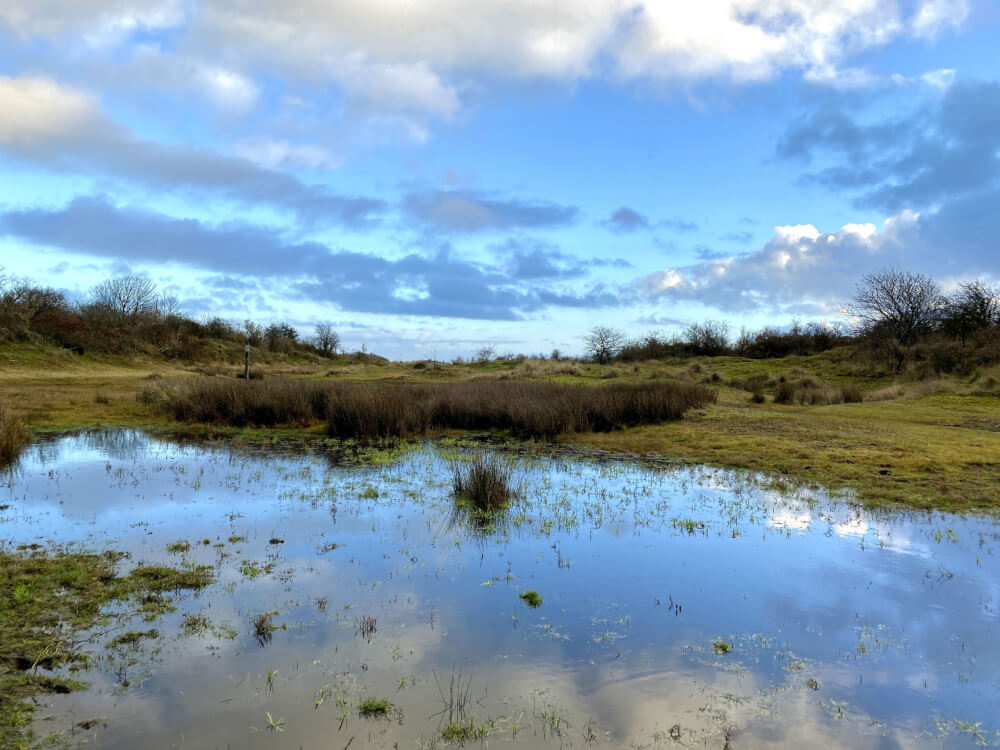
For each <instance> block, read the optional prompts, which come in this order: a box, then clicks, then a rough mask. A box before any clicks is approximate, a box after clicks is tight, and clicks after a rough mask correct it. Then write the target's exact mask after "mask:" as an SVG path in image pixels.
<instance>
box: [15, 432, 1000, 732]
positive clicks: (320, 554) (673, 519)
mask: <svg viewBox="0 0 1000 750" xmlns="http://www.w3.org/2000/svg"><path fill="white" fill-rule="evenodd" d="M475 450H477V449H476V448H475V447H474V446H473V445H472V444H470V443H464V444H423V445H414V446H411V447H409V448H406V449H402V450H398V451H395V452H392V453H374V454H371V455H368V456H366V457H364V458H363V459H362V460H341V459H340V458H338V457H337V456H336V455H330V454H327V453H325V452H324V451H323V450H317V451H314V452H308V451H306V452H299V453H293V452H290V451H282V450H278V449H275V450H271V451H263V450H255V451H249V450H237V449H232V448H227V447H220V446H219V445H218V444H214V445H212V446H205V445H191V444H188V445H181V444H177V443H172V442H168V441H165V440H160V439H154V438H150V437H147V436H145V435H143V434H141V433H137V432H128V431H118V432H99V433H88V434H83V435H74V436H66V437H61V438H57V439H53V440H50V441H47V442H45V443H41V444H37V445H35V446H33V447H32V448H31V449H30V450H29V451H28V452H27V454H26V455H25V456H24V458H23V460H22V462H21V465H20V467H19V469H18V470H17V471H16V472H15V473H14V474H13V475H11V476H10V477H9V478H8V479H7V480H6V484H5V486H4V487H3V488H0V507H2V510H0V540H3V541H4V542H5V543H7V544H10V545H18V544H32V543H37V544H42V545H49V544H52V543H61V544H73V545H78V546H82V547H85V548H88V549H106V548H113V549H120V550H125V551H127V552H129V553H131V558H130V561H129V563H128V564H129V565H131V564H137V563H138V562H139V561H149V562H163V563H169V564H173V565H180V564H184V563H207V564H211V565H213V566H214V567H215V570H216V575H217V579H218V580H217V582H216V583H215V584H214V585H213V586H211V587H210V588H209V589H206V590H204V591H202V592H200V593H198V594H195V595H190V596H186V597H183V598H181V599H180V600H179V604H180V606H179V609H178V611H177V612H175V613H172V614H168V615H166V616H164V617H163V618H162V619H161V620H160V621H158V622H157V623H156V628H157V630H158V632H159V637H158V638H154V639H147V640H143V641H142V642H141V643H139V644H138V645H136V646H135V647H134V649H133V650H131V651H129V652H127V653H123V652H122V650H121V649H117V650H116V649H112V648H107V647H105V644H106V643H107V642H109V641H110V640H111V639H112V638H114V636H115V633H113V632H112V633H108V634H105V635H102V636H101V638H100V639H99V640H98V642H97V643H96V644H94V646H93V647H92V648H93V652H94V655H95V661H94V667H93V669H91V670H90V671H89V672H88V673H87V674H86V679H87V680H88V681H89V683H90V688H89V689H88V690H86V691H84V692H80V693H74V694H70V695H68V696H56V697H54V698H52V699H51V700H50V701H49V703H48V706H47V708H46V709H45V710H44V711H42V712H40V717H41V718H40V720H39V721H38V722H37V727H36V729H37V731H38V732H39V733H40V734H42V735H44V734H46V733H48V732H51V731H54V730H70V728H72V727H74V725H76V724H77V723H78V722H81V721H85V720H88V719H93V718H102V719H106V724H105V725H102V724H97V725H93V726H91V725H88V726H89V728H88V729H86V730H82V729H79V728H75V729H73V730H72V731H73V732H74V734H73V735H71V737H70V739H71V740H72V741H73V742H75V741H82V740H85V741H87V742H88V743H89V744H91V745H95V746H97V747H115V748H134V747H140V746H144V747H149V748H159V747H181V746H186V747H196V748H229V747H232V748H237V747H238V748H248V747H250V748H254V747H267V748H300V747H301V748H337V749H338V750H339V749H342V748H346V747H354V748H357V747H361V746H368V745H373V746H378V747H387V748H396V747H398V748H415V747H430V746H434V745H445V744H451V745H458V744H459V743H460V740H461V736H462V733H463V732H465V731H466V730H467V729H468V728H471V731H470V732H469V734H470V735H471V736H469V737H467V744H480V743H485V744H487V745H495V744H500V743H503V744H512V745H518V746H529V747H566V746H576V747H579V746H588V745H612V746H635V747H668V748H669V747H691V746H708V747H717V748H719V747H732V748H740V747H760V746H786V747H803V746H815V745H820V744H822V745H824V746H826V747H828V748H836V747H845V748H846V747H879V748H881V747H907V748H909V747H941V746H946V747H971V746H975V745H979V744H993V745H995V744H1000V733H998V732H1000V718H998V717H1000V646H998V643H1000V615H998V608H1000V559H998V552H1000V534H998V527H997V525H996V522H995V520H993V519H983V518H976V517H963V516H951V515H946V514H914V513H891V514H890V513H872V512H868V511H864V510H859V509H857V508H855V507H852V506H851V505H849V504H847V503H836V502H833V501H831V500H829V499H826V498H823V497H821V496H818V495H817V494H816V493H804V492H795V491H793V490H790V489H789V490H787V491H777V490H775V489H773V488H764V487H761V486H758V485H757V484H755V483H754V482H753V481H751V478H748V477H745V476H743V475H740V474H736V473H729V472H722V471H716V470H709V469H691V468H677V467H670V466H667V465H662V466H655V465H648V464H647V465H642V464H639V463H636V462H627V461H620V460H619V461H614V460H609V459H607V458H595V457H590V458H588V457H573V456H561V457H558V456H557V457H543V456H539V455H526V454H523V453H522V454H521V455H519V456H514V460H515V461H516V462H517V464H518V470H517V476H518V482H519V485H520V487H521V494H520V496H519V498H518V499H517V500H516V501H515V502H514V503H513V505H512V506H511V508H510V510H509V511H508V512H507V513H506V515H505V516H504V517H502V518H499V519H497V520H496V521H495V522H493V523H492V524H487V525H486V526H485V527H484V525H483V524H481V523H480V524H477V523H476V522H475V520H474V519H470V518H469V517H467V516H465V515H463V513H462V511H461V510H460V509H456V507H455V503H454V500H453V497H452V490H451V462H452V461H454V460H456V459H458V460H461V459H463V458H465V457H467V456H468V455H470V454H471V453H473V452H474V451H475ZM185 548H187V549H185ZM527 590H534V591H537V592H538V594H539V595H540V597H541V600H542V601H541V604H540V606H538V607H531V606H529V605H528V604H527V603H526V602H525V601H523V600H522V599H521V598H520V596H519V595H520V594H521V593H524V592H525V591H527ZM267 613H272V614H271V624H272V626H273V627H275V628H277V629H275V630H273V632H270V633H267V634H266V635H265V636H264V637H259V636H258V634H257V633H255V628H254V625H253V622H254V618H255V617H258V616H260V615H265V616H266V615H267ZM135 626H136V627H139V628H140V629H145V628H148V627H149V626H148V625H147V624H137V625H135ZM367 698H385V699H387V700H388V702H389V703H390V704H391V705H390V707H389V710H388V713H387V715H386V716H384V717H367V718H366V717H363V716H361V715H359V706H361V705H362V703H363V701H365V699H367ZM449 725H451V729H450V730H449Z"/></svg>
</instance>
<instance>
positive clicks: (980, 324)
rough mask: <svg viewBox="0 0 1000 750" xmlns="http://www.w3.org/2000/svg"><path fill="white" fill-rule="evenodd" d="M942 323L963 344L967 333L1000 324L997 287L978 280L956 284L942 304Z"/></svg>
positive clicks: (999, 300) (999, 298)
mask: <svg viewBox="0 0 1000 750" xmlns="http://www.w3.org/2000/svg"><path fill="white" fill-rule="evenodd" d="M943 323H944V329H945V330H946V331H947V332H948V333H951V334H953V335H956V336H958V337H960V338H961V339H962V343H963V344H964V343H965V340H966V338H968V336H969V335H970V334H973V333H975V332H976V331H981V330H983V329H985V328H990V327H992V326H995V325H998V324H1000V289H997V288H996V287H992V286H990V285H989V284H985V283H983V282H982V281H972V282H969V283H968V284H961V285H959V287H958V291H957V292H955V294H953V295H951V296H950V297H949V298H948V300H947V302H946V304H945V311H944V321H943Z"/></svg>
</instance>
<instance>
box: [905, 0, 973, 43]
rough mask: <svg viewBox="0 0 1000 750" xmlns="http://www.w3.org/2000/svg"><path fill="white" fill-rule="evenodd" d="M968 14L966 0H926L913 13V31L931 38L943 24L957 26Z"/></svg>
mask: <svg viewBox="0 0 1000 750" xmlns="http://www.w3.org/2000/svg"><path fill="white" fill-rule="evenodd" d="M968 16H969V3H968V2H967V0H926V1H925V2H923V3H921V4H920V7H919V8H918V9H917V12H916V13H915V14H914V15H913V21H912V27H913V33H914V34H915V35H916V36H919V37H925V38H933V37H934V36H936V35H937V34H938V32H940V31H941V29H942V28H943V27H945V26H958V25H959V24H961V23H962V22H964V21H965V19H966V18H968Z"/></svg>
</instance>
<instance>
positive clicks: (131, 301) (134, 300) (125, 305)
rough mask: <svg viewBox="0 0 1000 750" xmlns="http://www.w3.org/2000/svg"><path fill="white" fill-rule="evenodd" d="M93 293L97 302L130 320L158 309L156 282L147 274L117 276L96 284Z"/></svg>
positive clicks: (120, 316)
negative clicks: (148, 277)
mask: <svg viewBox="0 0 1000 750" xmlns="http://www.w3.org/2000/svg"><path fill="white" fill-rule="evenodd" d="M92 293H93V295H94V302H95V303H96V304H98V305H100V306H101V307H105V308H107V309H108V310H110V311H111V312H113V313H114V314H115V315H116V316H118V317H119V318H122V319H124V320H127V321H130V322H134V321H135V320H136V318H138V317H139V316H140V315H143V314H144V313H149V312H153V311H154V310H155V309H156V303H157V294H156V284H154V283H153V282H152V280H151V279H147V278H146V277H145V276H115V277H114V278H111V279H108V280H107V281H102V282H101V283H100V284H98V285H97V286H95V287H94V289H93V291H92Z"/></svg>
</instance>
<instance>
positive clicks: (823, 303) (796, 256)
mask: <svg viewBox="0 0 1000 750" xmlns="http://www.w3.org/2000/svg"><path fill="white" fill-rule="evenodd" d="M918 219H919V217H918V216H917V214H915V213H912V212H909V211H903V212H901V213H899V214H896V215H895V216H893V217H890V218H889V219H887V220H886V221H885V223H884V226H883V228H882V231H881V232H880V231H878V229H877V228H876V226H875V225H874V224H870V223H854V224H845V225H844V226H843V227H841V229H840V230H839V231H837V232H820V231H819V230H818V229H816V227H815V226H813V225H812V224H798V225H795V226H779V227H775V228H774V235H773V236H772V238H771V240H770V241H769V242H768V243H767V244H766V245H764V246H763V247H762V248H760V249H759V250H757V251H755V252H752V253H747V254H745V255H739V256H735V257H731V258H723V259H713V260H707V261H703V262H701V263H697V264H694V265H691V266H686V267H683V268H671V269H667V270H664V271H657V272H655V273H652V274H649V275H648V276H645V277H642V278H640V279H637V281H636V286H637V287H638V288H639V290H640V291H641V292H642V293H643V294H645V295H646V296H647V297H651V298H657V297H665V298H669V297H674V298H684V299H697V300H698V301H700V302H703V303H704V304H707V305H711V306H714V307H717V308H718V309H720V310H725V311H735V310H749V309H758V308H765V309H772V310H775V311H780V309H781V308H782V307H783V306H785V305H796V306H800V307H801V306H802V305H808V306H812V309H813V311H814V312H816V313H820V312H825V313H837V312H838V311H839V308H840V305H841V304H842V303H843V302H844V300H846V299H847V298H848V297H849V296H850V294H851V292H852V290H853V288H854V285H855V283H857V280H858V278H860V276H861V274H862V273H864V272H865V271H868V270H873V269H874V268H876V267H880V266H884V265H905V266H909V263H908V262H907V261H910V260H913V258H912V257H910V253H912V251H913V248H915V247H916V246H917V243H916V242H914V240H915V239H916V238H917V236H918V232H917V231H916V230H917V228H918V227H917V225H918ZM911 243H912V244H913V247H911Z"/></svg>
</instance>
